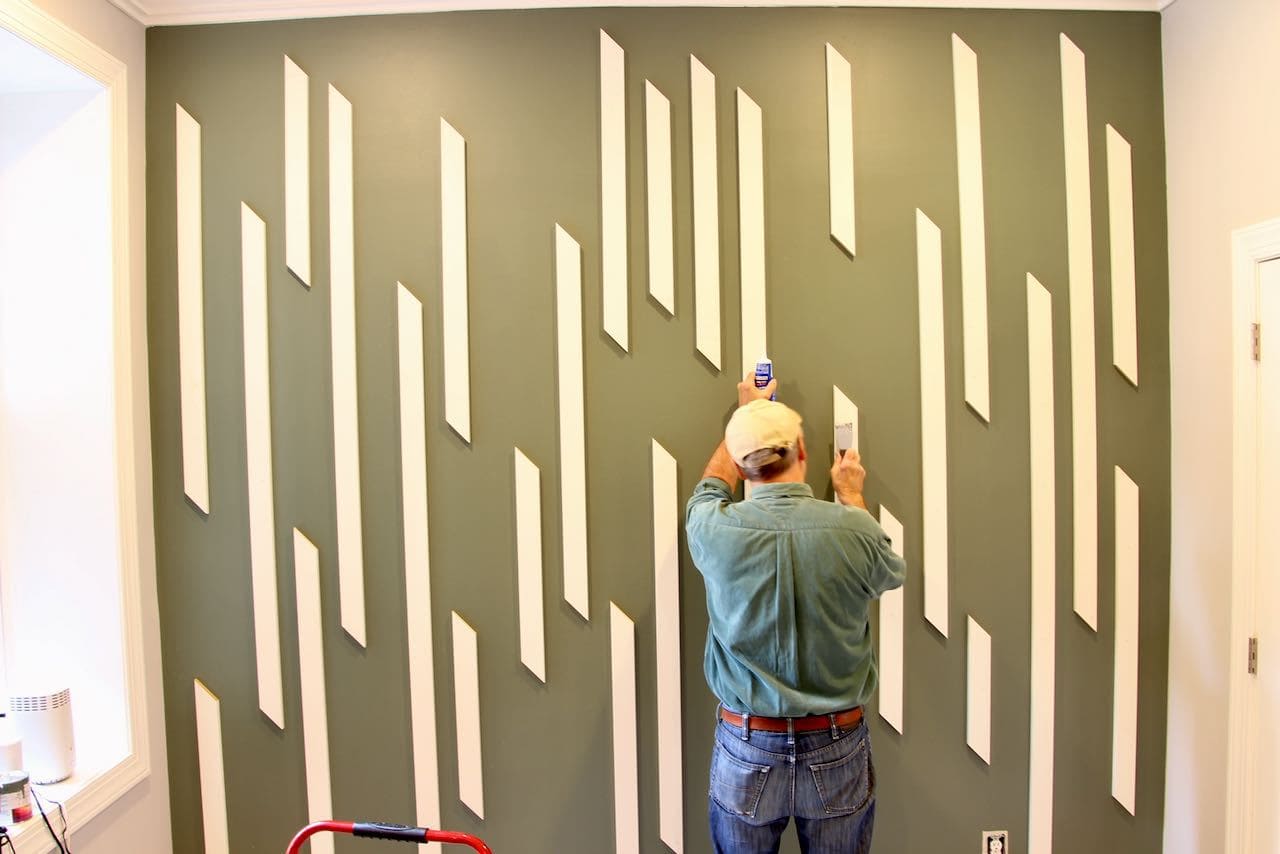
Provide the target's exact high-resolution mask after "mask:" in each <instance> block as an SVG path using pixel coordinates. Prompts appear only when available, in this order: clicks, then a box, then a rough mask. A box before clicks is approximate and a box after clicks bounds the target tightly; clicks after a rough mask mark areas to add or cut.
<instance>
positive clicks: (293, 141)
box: [284, 56, 311, 288]
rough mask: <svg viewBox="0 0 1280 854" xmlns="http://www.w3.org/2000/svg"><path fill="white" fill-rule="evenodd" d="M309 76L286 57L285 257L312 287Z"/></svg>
mask: <svg viewBox="0 0 1280 854" xmlns="http://www.w3.org/2000/svg"><path fill="white" fill-rule="evenodd" d="M308 84H309V79H308V77H307V73H306V72H305V71H303V70H302V69H301V68H299V67H298V65H297V63H295V62H294V61H293V60H292V59H290V58H289V57H287V56H286V57H285V58H284V261H285V266H287V267H288V268H289V271H290V272H292V273H293V275H295V276H297V278H298V281H300V282H301V283H302V284H304V285H306V286H307V287H308V288H309V287H311V146H310V144H309V143H310V134H311V130H310V128H311V126H310V123H309V119H308V107H309V104H308V92H307V87H308Z"/></svg>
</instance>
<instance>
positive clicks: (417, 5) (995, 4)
mask: <svg viewBox="0 0 1280 854" xmlns="http://www.w3.org/2000/svg"><path fill="white" fill-rule="evenodd" d="M1175 1H1176V0H827V2H820V0H815V2H807V0H800V2H797V0H696V2H689V0H567V2H566V0H110V2H111V3H113V4H114V5H115V6H116V7H118V8H119V9H120V10H122V11H123V12H125V13H126V14H127V15H129V16H130V17H132V18H133V19H134V20H136V21H139V22H140V23H142V24H144V25H145V26H148V27H156V26H179V25H184V24H221V23H231V22H241V21H279V20H288V19H294V18H337V17H346V16H351V15H399V14H408V13H415V12H457V11H475V10H481V9H545V8H552V7H554V8H564V7H566V6H569V7H594V8H599V7H649V8H658V7H673V6H698V7H726V6H728V7H734V6H736V7H748V6H751V7H765V6H774V7H777V6H796V7H803V6H847V7H857V6H879V7H893V8H935V9H1031V10H1045V11H1049V10H1054V11H1063V10H1081V11H1096V12H1160V11H1162V10H1164V9H1165V8H1166V7H1167V6H1169V5H1170V4H1171V3H1173V2H1175Z"/></svg>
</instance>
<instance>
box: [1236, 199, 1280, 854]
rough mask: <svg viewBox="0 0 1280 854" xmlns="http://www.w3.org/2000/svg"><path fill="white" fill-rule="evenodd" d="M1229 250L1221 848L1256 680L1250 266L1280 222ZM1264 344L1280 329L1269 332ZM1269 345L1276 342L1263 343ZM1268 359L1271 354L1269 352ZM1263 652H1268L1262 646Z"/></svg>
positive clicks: (1241, 818) (1271, 249)
mask: <svg viewBox="0 0 1280 854" xmlns="http://www.w3.org/2000/svg"><path fill="white" fill-rule="evenodd" d="M1231 254H1232V322H1233V330H1232V335H1231V364H1232V419H1233V422H1234V423H1233V429H1232V455H1231V456H1232V477H1231V480H1232V487H1231V519H1232V522H1231V637H1230V646H1229V654H1228V668H1229V670H1228V674H1229V675H1228V684H1229V689H1230V694H1229V697H1228V706H1227V715H1228V717H1227V724H1228V730H1227V838H1226V847H1225V848H1224V849H1223V850H1225V851H1234V852H1241V854H1249V852H1252V851H1253V768H1254V757H1253V751H1252V750H1251V748H1252V746H1253V744H1254V725H1255V721H1254V719H1253V718H1254V715H1253V712H1254V701H1255V696H1254V695H1255V693H1256V690H1255V689H1256V683H1255V680H1254V677H1252V676H1250V675H1249V674H1248V672H1247V671H1246V669H1245V661H1246V658H1245V656H1246V650H1247V644H1248V639H1249V636H1250V635H1251V634H1252V632H1253V631H1254V607H1253V606H1254V595H1255V592H1256V591H1255V588H1256V585H1257V553H1258V552H1257V550H1258V518H1257V517H1258V490H1257V463H1258V363H1257V362H1255V361H1254V359H1253V324H1254V323H1256V322H1258V309H1259V306H1258V265H1259V264H1261V263H1262V262H1264V261H1269V260H1271V259H1273V258H1280V219H1273V220H1268V221H1267V222H1263V223H1259V224H1257V225H1253V226H1249V227H1248V228H1242V229H1238V230H1236V231H1235V232H1233V233H1232V236H1231ZM1269 334H1270V335H1271V336H1272V339H1271V341H1272V342H1276V341H1278V340H1280V339H1277V338H1276V337H1275V336H1276V335H1277V334H1280V330H1270V331H1269ZM1270 346H1272V347H1274V346H1276V344H1275V343H1270ZM1272 358H1274V357H1272ZM1267 652H1268V653H1269V654H1272V655H1274V654H1276V653H1275V652H1273V651H1271V650H1268V651H1267Z"/></svg>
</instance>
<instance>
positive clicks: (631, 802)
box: [609, 602, 640, 854]
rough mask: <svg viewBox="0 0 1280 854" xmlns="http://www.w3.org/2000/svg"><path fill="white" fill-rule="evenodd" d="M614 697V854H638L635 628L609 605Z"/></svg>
mask: <svg viewBox="0 0 1280 854" xmlns="http://www.w3.org/2000/svg"><path fill="white" fill-rule="evenodd" d="M609 629H610V637H611V643H610V653H611V656H612V665H611V667H610V669H609V675H610V677H611V680H612V686H613V688H612V696H613V822H614V851H615V852H616V854H640V761H639V755H638V749H637V745H636V626H635V623H634V622H633V621H632V620H631V618H630V617H628V616H627V615H626V614H624V613H623V611H622V609H621V608H619V607H618V606H617V604H615V603H613V602H610V603H609Z"/></svg>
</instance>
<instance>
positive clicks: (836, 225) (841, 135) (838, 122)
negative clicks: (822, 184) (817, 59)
mask: <svg viewBox="0 0 1280 854" xmlns="http://www.w3.org/2000/svg"><path fill="white" fill-rule="evenodd" d="M827 176H828V179H829V180H828V184H829V188H830V201H831V237H832V238H833V239H834V240H835V241H836V243H838V244H840V246H841V247H843V248H844V250H845V251H846V252H848V253H849V254H850V255H853V254H855V251H856V250H855V242H854V241H855V238H854V235H855V233H856V232H855V230H854V215H853V211H854V208H853V69H852V68H851V67H850V65H849V60H847V59H845V58H844V57H843V56H841V55H840V52H839V51H838V50H836V49H835V48H834V47H832V46H831V45H830V44H828V45H827Z"/></svg>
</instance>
